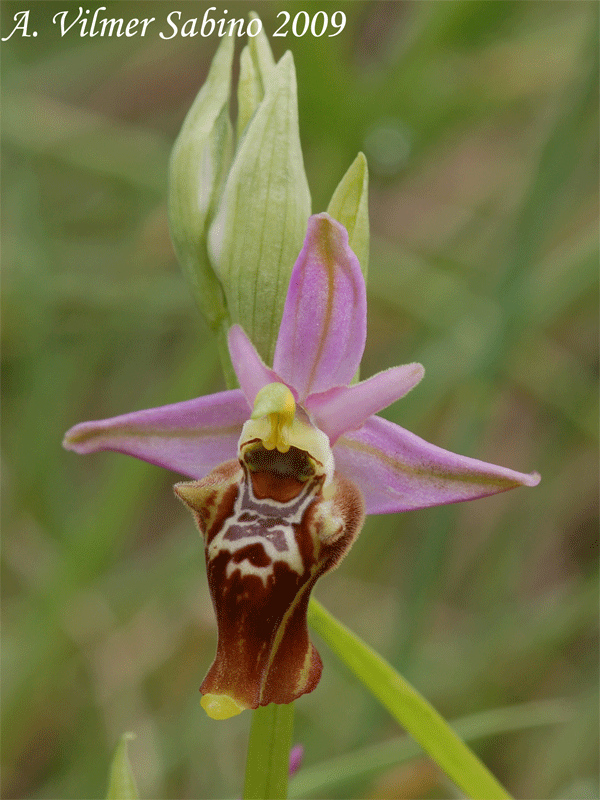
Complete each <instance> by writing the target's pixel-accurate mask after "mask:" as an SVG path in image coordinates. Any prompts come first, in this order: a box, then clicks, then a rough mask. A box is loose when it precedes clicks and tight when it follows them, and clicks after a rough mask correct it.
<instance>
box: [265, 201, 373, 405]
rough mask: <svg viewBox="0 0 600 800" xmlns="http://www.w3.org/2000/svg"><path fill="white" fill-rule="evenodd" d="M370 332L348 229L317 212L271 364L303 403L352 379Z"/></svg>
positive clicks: (311, 221)
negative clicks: (309, 397) (308, 398)
mask: <svg viewBox="0 0 600 800" xmlns="http://www.w3.org/2000/svg"><path fill="white" fill-rule="evenodd" d="M366 335H367V300H366V290H365V281H364V278H363V276H362V273H361V271H360V265H359V263H358V259H357V258H356V256H355V255H354V253H353V252H352V250H351V249H350V246H349V244H348V233H347V231H346V229H345V228H344V227H343V225H340V224H339V222H336V221H335V220H334V219H333V218H332V217H330V216H329V215H328V214H316V215H314V216H312V217H310V219H309V220H308V230H307V233H306V239H305V240H304V245H303V247H302V250H301V252H300V255H299V256H298V259H297V260H296V263H295V265H294V269H293V270H292V275H291V279H290V285H289V289H288V294H287V298H286V301H285V308H284V311H283V319H282V321H281V327H280V329H279V337H278V339H277V346H276V349H275V358H274V361H273V368H274V370H275V372H277V373H278V374H279V375H281V377H282V379H283V381H284V382H285V383H286V384H287V385H288V386H293V387H294V388H295V389H296V391H297V392H298V400H299V402H300V403H303V402H304V400H305V399H306V398H307V397H308V396H309V395H310V394H315V393H317V392H325V391H327V390H328V389H331V388H332V387H333V386H343V385H347V384H349V383H350V381H351V380H352V378H353V376H354V375H355V373H356V371H357V370H358V367H359V364H360V360H361V358H362V354H363V350H364V347H365V339H366Z"/></svg>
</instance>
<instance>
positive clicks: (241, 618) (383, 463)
mask: <svg viewBox="0 0 600 800" xmlns="http://www.w3.org/2000/svg"><path fill="white" fill-rule="evenodd" d="M365 339H366V290H365V282H364V279H363V276H362V273H361V270H360V266H359V263H358V259H357V258H356V256H355V255H354V253H353V252H352V250H351V249H350V247H349V244H348V234H347V232H346V229H345V228H344V227H343V226H342V225H341V224H339V223H338V222H336V221H335V220H334V219H333V218H332V217H330V216H329V215H328V214H318V215H315V216H313V217H311V218H310V219H309V222H308V231H307V234H306V239H305V241H304V245H303V247H302V250H301V252H300V255H299V256H298V259H297V261H296V263H295V265H294V268H293V271H292V275H291V280H290V284H289V289H288V292H287V298H286V301H285V306H284V312H283V318H282V321H281V326H280V329H279V336H278V339H277V343H276V347H275V355H274V361H273V367H272V368H271V367H269V366H267V365H266V364H265V363H264V362H263V360H262V359H261V357H260V356H259V355H258V353H257V351H256V349H255V348H254V346H253V344H252V342H251V341H250V340H249V339H248V337H247V336H246V334H245V333H244V331H243V330H242V328H241V327H240V326H238V325H234V326H233V327H231V328H230V330H229V351H230V355H231V360H232V363H233V367H234V369H235V372H236V375H237V378H238V381H239V384H240V388H239V389H232V390H229V391H224V392H219V393H217V394H212V395H208V396H206V397H200V398H197V399H195V400H189V401H186V402H181V403H175V404H172V405H168V406H163V407H160V408H155V409H148V410H144V411H138V412H134V413H131V414H124V415H121V416H118V417H114V418H112V419H107V420H101V421H96V422H84V423H81V424H79V425H76V426H75V427H73V428H71V430H70V431H68V433H67V434H66V437H65V442H64V444H65V447H67V448H68V449H71V450H74V451H76V452H77V453H91V452H95V451H99V450H114V451H117V452H121V453H126V454H128V455H132V456H135V457H136V458H140V459H143V460H145V461H149V462H151V463H154V464H158V465H160V466H162V467H166V468H168V469H171V470H174V471H175V472H179V473H181V474H183V475H186V476H187V477H190V478H193V479H194V480H193V481H192V482H187V483H180V484H177V485H176V487H175V491H176V493H177V494H178V496H179V497H180V498H181V499H182V500H183V501H184V503H186V504H187V505H188V506H189V507H190V508H191V510H192V512H193V513H194V515H195V518H196V521H197V524H198V527H199V529H200V531H201V533H202V535H203V536H204V541H205V548H206V560H207V573H208V581H209V587H210V591H211V595H212V599H213V604H214V606H215V611H216V616H217V625H218V646H217V655H216V658H215V661H214V663H213V665H212V667H211V668H210V670H209V672H208V674H207V676H206V678H205V680H204V682H203V684H202V687H201V691H202V693H203V701H202V704H203V707H204V708H205V710H206V711H207V713H208V714H209V715H210V716H213V717H215V718H226V717H228V716H231V715H233V714H235V713H239V711H241V710H243V709H244V708H257V707H258V706H259V705H266V704H268V703H270V702H276V703H289V702H291V701H292V700H294V699H295V698H297V697H299V696H300V695H301V694H303V693H305V692H309V691H312V690H313V689H314V688H315V686H316V685H317V683H318V681H319V678H320V674H321V668H322V667H321V660H320V658H319V655H318V653H317V651H316V650H315V648H314V647H313V646H312V645H311V643H310V640H309V638H308V631H307V623H306V609H307V605H308V599H309V595H310V591H311V590H312V587H313V585H314V583H315V581H316V580H317V578H318V577H319V576H320V575H322V574H324V573H325V572H328V571H329V570H331V569H333V568H334V567H335V566H336V565H337V564H338V563H339V561H340V560H341V558H342V557H343V556H344V555H345V553H346V552H347V551H348V549H349V547H350V546H351V544H352V542H353V541H354V539H355V538H356V536H357V535H358V533H359V531H360V528H361V526H362V522H363V517H364V514H382V513H395V512H400V511H408V510H411V509H419V508H425V507H428V506H436V505H443V504H447V503H456V502H460V501H463V500H473V499H475V498H478V497H484V496H486V495H491V494H495V493H497V492H503V491H506V490H508V489H512V488H514V487H516V486H535V485H536V484H537V483H538V482H539V480H540V477H539V475H538V474H537V473H530V474H523V473H520V472H515V471H513V470H510V469H506V468H504V467H499V466H495V465H493V464H487V463H485V462H483V461H478V460H476V459H472V458H467V457H465V456H461V455H456V454H454V453H451V452H448V451H446V450H442V449H441V448H439V447H436V446H435V445H432V444H429V443H428V442H426V441H424V440H423V439H420V438H419V437H418V436H416V435H414V434H412V433H410V432H409V431H407V430H404V429H403V428H401V427H400V426H398V425H395V424H393V423H391V422H388V421H387V420H385V419H383V418H381V417H379V416H377V412H378V411H381V410H382V409H384V408H385V407H387V406H388V405H390V404H391V403H393V402H394V401H395V400H398V399H399V398H401V397H402V396H404V395H405V394H406V393H407V392H409V391H410V390H411V389H412V388H414V386H416V384H417V383H418V382H419V381H420V380H421V378H422V377H423V373H424V370H423V367H422V366H421V365H420V364H408V365H406V366H399V367H393V368H391V369H388V370H385V371H384V372H380V373H379V374H377V375H374V376H373V377H371V378H368V379H367V380H365V381H362V382H360V383H356V384H352V380H353V377H354V376H355V374H356V373H357V370H358V368H359V364H360V360H361V357H362V354H363V350H364V347H365Z"/></svg>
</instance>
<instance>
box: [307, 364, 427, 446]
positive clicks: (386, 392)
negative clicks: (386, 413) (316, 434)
mask: <svg viewBox="0 0 600 800" xmlns="http://www.w3.org/2000/svg"><path fill="white" fill-rule="evenodd" d="M424 374H425V370H424V369H423V367H422V366H421V364H405V365H403V366H401V367H391V368H390V369H386V370H384V371H383V372H379V373H377V375H373V376H372V377H371V378H368V379H367V380H366V381H361V382H360V383H357V384H355V385H354V386H335V387H334V388H333V389H329V391H327V392H322V393H321V394H316V395H311V396H310V397H309V398H308V399H307V400H306V403H305V405H306V408H307V409H308V411H309V412H310V414H311V417H312V419H313V421H314V422H315V424H316V425H317V427H318V428H320V429H321V430H322V431H325V433H326V434H327V436H329V441H330V442H331V444H332V445H333V444H335V442H336V441H337V439H338V438H339V437H340V436H341V435H342V434H343V433H345V432H346V431H354V430H357V429H358V428H360V427H361V425H363V423H364V422H366V420H367V419H368V418H369V417H370V416H371V415H372V414H376V413H377V412H378V411H381V410H382V409H383V408H387V407H388V406H389V405H391V403H393V402H395V401H396V400H399V399H400V398H401V397H404V395H405V394H407V393H408V392H410V390H411V389H412V388H413V387H415V386H416V385H417V383H419V381H420V380H421V378H422V377H423V375H424Z"/></svg>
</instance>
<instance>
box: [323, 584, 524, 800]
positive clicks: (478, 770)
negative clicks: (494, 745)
mask: <svg viewBox="0 0 600 800" xmlns="http://www.w3.org/2000/svg"><path fill="white" fill-rule="evenodd" d="M308 621H309V624H310V625H311V626H312V627H313V628H314V630H316V631H317V633H318V634H319V635H320V636H321V637H322V638H323V639H324V640H325V641H326V642H327V644H328V645H329V647H331V649H332V650H333V652H334V653H335V654H336V655H337V656H338V657H339V658H340V659H341V660H342V661H343V662H344V663H345V664H346V666H348V667H349V668H350V669H351V670H352V672H354V674H355V675H356V676H357V677H358V678H359V679H360V680H361V681H362V682H363V683H364V685H365V686H366V687H367V689H368V690H369V691H370V692H371V694H372V695H373V696H374V697H375V698H376V699H377V700H379V702H380V703H381V704H382V705H383V706H384V707H385V708H387V710H388V711H389V712H390V713H391V714H392V716H394V717H395V718H396V720H397V721H398V722H399V723H400V724H401V725H402V726H403V727H404V728H406V730H407V731H408V733H410V735H411V736H412V737H413V739H415V740H416V741H417V742H418V743H419V744H420V745H421V747H422V748H423V749H424V750H425V751H426V752H427V753H428V754H429V755H430V756H431V758H432V759H433V760H434V761H435V762H436V763H437V765H438V766H439V767H440V768H441V769H442V770H443V771H444V772H445V773H446V775H448V777H449V778H450V779H451V780H452V781H454V783H455V784H456V785H457V786H458V787H459V788H460V789H462V791H463V792H465V794H467V795H468V796H469V797H472V798H477V800H506V798H510V795H509V794H508V793H507V792H506V790H505V789H504V788H503V787H502V786H501V785H500V783H498V781H497V780H496V778H494V776H493V775H492V774H491V772H489V770H488V769H487V767H485V766H484V764H482V762H481V761H480V760H479V759H478V758H477V756H476V755H475V753H473V751H472V750H470V749H469V748H468V747H467V745H466V744H465V743H464V742H463V741H462V739H461V738H460V737H459V736H458V734H456V733H455V732H454V731H453V730H452V728H451V727H450V726H449V725H448V723H447V722H446V721H445V720H444V719H443V718H442V717H441V716H440V715H439V714H438V712H437V711H436V710H435V709H434V708H433V706H431V705H430V703H428V702H427V700H425V698H424V697H423V696H422V695H421V694H419V692H417V690H416V689H415V688H414V687H413V686H411V685H410V684H409V683H408V682H407V681H406V680H405V679H404V678H403V677H402V676H401V675H400V674H398V673H397V672H396V670H395V669H394V668H393V667H392V666H391V665H390V664H388V662H387V661H385V659H383V658H382V657H381V656H380V655H378V653H376V652H375V651H374V650H373V649H372V648H371V647H369V646H368V645H367V644H365V643H364V642H363V641H361V639H359V638H358V636H356V635H355V634H354V633H352V632H351V631H350V630H348V628H346V627H345V626H344V625H342V623H341V622H338V621H337V620H336V619H334V617H332V616H331V614H329V612H328V611H326V610H325V609H324V608H323V606H322V605H321V604H320V603H318V602H317V601H316V600H315V599H314V598H311V601H310V604H309V607H308Z"/></svg>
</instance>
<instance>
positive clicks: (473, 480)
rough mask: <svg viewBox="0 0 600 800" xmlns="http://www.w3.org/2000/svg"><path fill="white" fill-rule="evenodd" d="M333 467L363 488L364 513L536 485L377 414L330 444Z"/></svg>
mask: <svg viewBox="0 0 600 800" xmlns="http://www.w3.org/2000/svg"><path fill="white" fill-rule="evenodd" d="M333 452H334V457H335V464H336V470H337V471H339V472H340V473H341V474H343V475H345V476H346V477H348V478H349V479H350V480H352V481H353V482H354V483H355V484H356V485H357V486H358V487H359V488H360V489H361V490H362V492H363V494H364V497H365V502H366V512H367V514H392V513H395V512H397V511H409V510H410V509H415V508H426V507H428V506H438V505H445V504H446V503H459V502H461V501H462V500H474V499H475V498H477V497H485V496H486V495H490V494H496V493H498V492H505V491H507V490H508V489H514V488H515V487H516V486H536V485H537V484H538V483H539V482H540V476H539V475H538V474H537V472H531V473H529V474H528V475H527V474H523V473H521V472H514V471H513V470H511V469H505V468H504V467H497V466H495V465H494V464H486V463H485V462H484V461H478V460H477V459H474V458H467V457H466V456H460V455H457V454H455V453H450V452H449V451H447V450H442V449H441V448H440V447H436V446H435V445H433V444H429V442H426V441H424V440H423V439H420V438H419V437H418V436H415V435H414V433H410V432H409V431H406V430H404V428H401V427H400V426H399V425H394V423H392V422H388V421H387V420H385V419H382V418H381V417H371V419H370V420H368V421H367V422H366V423H365V425H364V426H363V427H362V428H361V429H360V430H359V431H357V432H354V433H349V434H348V435H346V436H343V437H342V438H341V439H339V441H338V443H337V445H336V446H335V448H334V451H333Z"/></svg>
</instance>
